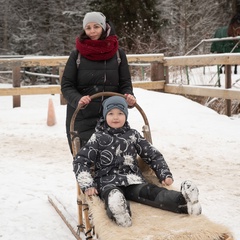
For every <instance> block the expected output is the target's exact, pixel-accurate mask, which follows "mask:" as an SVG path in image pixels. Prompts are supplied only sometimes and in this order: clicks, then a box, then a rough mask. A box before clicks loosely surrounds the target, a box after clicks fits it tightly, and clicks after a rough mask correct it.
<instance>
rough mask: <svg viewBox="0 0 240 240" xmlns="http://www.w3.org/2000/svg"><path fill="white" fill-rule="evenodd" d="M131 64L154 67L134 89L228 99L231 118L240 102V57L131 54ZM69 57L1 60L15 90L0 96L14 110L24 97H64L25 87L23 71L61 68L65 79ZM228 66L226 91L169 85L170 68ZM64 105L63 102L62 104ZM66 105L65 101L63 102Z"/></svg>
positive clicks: (56, 89) (51, 88) (52, 88)
mask: <svg viewBox="0 0 240 240" xmlns="http://www.w3.org/2000/svg"><path fill="white" fill-rule="evenodd" d="M127 58H128V62H129V64H134V63H135V64H136V65H139V64H140V65H141V64H150V69H151V81H148V82H133V86H134V87H140V88H144V89H149V90H158V91H162V92H166V93H173V94H188V95H195V96H207V97H218V98H223V99H226V106H227V110H226V114H227V115H229V116H230V115H231V106H230V105H231V100H233V99H237V100H240V91H239V90H236V89H232V88H231V86H232V79H231V66H232V65H238V64H239V65H240V53H224V54H204V55H191V56H176V57H165V56H164V54H131V55H127ZM67 59H68V57H66V56H62V57H59V56H56V57H46V56H45V57H33V56H28V57H19V58H5V57H4V58H1V57H0V68H3V69H7V70H9V69H12V72H13V73H12V78H13V87H12V88H0V96H13V102H14V103H13V107H18V106H20V96H21V95H34V94H60V95H61V90H60V86H59V85H47V86H46V85H41V86H39V85H38V86H30V87H21V86H20V77H21V68H24V67H34V66H48V67H50V66H52V67H56V66H57V67H59V76H60V79H61V76H62V73H63V70H64V66H65V64H66V61H67ZM212 65H225V89H223V88H217V87H199V86H189V85H176V84H170V83H169V68H171V67H176V66H177V67H188V66H212ZM61 102H62V101H61ZM63 102H64V101H63Z"/></svg>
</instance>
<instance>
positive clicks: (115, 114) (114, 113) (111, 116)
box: [106, 108, 126, 128]
mask: <svg viewBox="0 0 240 240" xmlns="http://www.w3.org/2000/svg"><path fill="white" fill-rule="evenodd" d="M106 121H107V124H108V125H109V126H110V127H112V128H121V127H122V126H123V125H124V123H125V121H126V116H125V114H124V113H123V112H122V111H121V110H119V109H118V108H113V109H111V110H110V111H109V112H108V113H107V115H106Z"/></svg>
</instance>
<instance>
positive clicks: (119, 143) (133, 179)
mask: <svg viewBox="0 0 240 240" xmlns="http://www.w3.org/2000/svg"><path fill="white" fill-rule="evenodd" d="M96 129H97V131H96V132H95V133H94V134H93V135H92V137H91V138H90V140H89V141H88V143H87V144H86V145H85V146H84V147H83V148H82V149H81V150H80V151H79V153H78V154H77V155H76V157H75V159H74V162H73V166H74V172H75V174H76V178H77V181H78V183H79V185H80V188H81V189H82V191H83V192H84V191H85V190H86V189H88V188H91V187H95V188H96V189H97V190H98V192H99V194H100V196H101V197H102V198H105V195H104V192H109V190H111V189H112V188H115V187H117V188H119V189H121V190H122V192H124V194H125V197H126V198H127V199H129V200H133V201H137V202H142V203H145V204H147V205H151V206H154V207H159V208H162V209H166V210H169V211H174V212H179V213H180V212H181V213H182V212H184V213H185V212H186V209H185V208H184V210H183V209H182V208H179V205H184V204H186V201H185V199H184V198H183V196H182V194H181V193H180V192H177V191H170V190H167V189H165V188H162V187H158V186H155V185H152V184H148V183H147V182H146V180H145V179H144V177H143V175H142V173H141V170H140V168H139V166H138V162H137V160H136V159H137V155H139V156H140V157H141V158H142V159H143V161H145V162H146V163H147V164H148V165H149V166H150V167H151V168H152V169H153V170H154V172H155V174H156V176H157V177H158V179H159V180H160V182H161V181H162V180H164V179H166V178H167V177H171V178H172V174H171V172H170V170H169V167H168V165H167V163H166V162H165V160H164V158H163V155H162V154H161V153H160V152H159V151H158V150H157V149H156V148H155V147H153V146H152V145H151V144H150V143H149V142H148V141H147V140H146V139H145V138H143V137H142V136H141V135H140V133H139V132H138V131H137V130H134V129H131V128H130V126H129V124H128V122H126V123H125V125H124V126H123V127H122V128H119V129H113V128H111V127H109V126H108V125H107V123H106V122H105V121H103V119H101V120H100V121H99V123H98V126H97V127H96ZM92 166H94V170H93V173H92V172H91V168H92Z"/></svg>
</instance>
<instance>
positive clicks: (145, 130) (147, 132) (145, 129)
mask: <svg viewBox="0 0 240 240" xmlns="http://www.w3.org/2000/svg"><path fill="white" fill-rule="evenodd" d="M111 96H120V97H123V98H125V99H126V96H125V95H123V94H120V93H115V92H100V93H96V94H93V95H91V96H90V98H91V100H93V99H95V98H99V97H111ZM83 107H86V105H82V104H79V105H78V107H77V108H76V110H75V111H74V113H73V116H72V118H71V122H70V134H71V135H72V134H74V123H75V119H76V116H77V114H78V112H79V111H80V110H81V109H82V108H83ZM134 107H135V108H137V110H138V111H139V112H140V114H141V115H142V118H143V120H144V123H145V125H144V126H143V133H144V137H145V138H146V139H147V140H148V141H149V142H150V143H152V137H151V133H150V127H149V122H148V119H147V116H146V114H145V112H144V111H143V109H142V108H141V107H140V106H139V105H138V104H137V103H135V104H134Z"/></svg>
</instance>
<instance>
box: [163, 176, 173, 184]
mask: <svg viewBox="0 0 240 240" xmlns="http://www.w3.org/2000/svg"><path fill="white" fill-rule="evenodd" d="M172 184H173V179H172V178H169V177H168V178H166V179H165V180H163V181H162V185H163V186H170V185H172Z"/></svg>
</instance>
